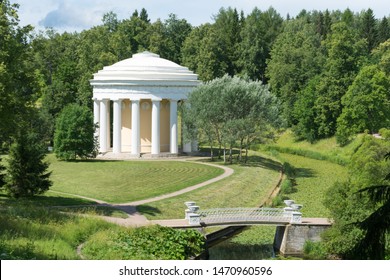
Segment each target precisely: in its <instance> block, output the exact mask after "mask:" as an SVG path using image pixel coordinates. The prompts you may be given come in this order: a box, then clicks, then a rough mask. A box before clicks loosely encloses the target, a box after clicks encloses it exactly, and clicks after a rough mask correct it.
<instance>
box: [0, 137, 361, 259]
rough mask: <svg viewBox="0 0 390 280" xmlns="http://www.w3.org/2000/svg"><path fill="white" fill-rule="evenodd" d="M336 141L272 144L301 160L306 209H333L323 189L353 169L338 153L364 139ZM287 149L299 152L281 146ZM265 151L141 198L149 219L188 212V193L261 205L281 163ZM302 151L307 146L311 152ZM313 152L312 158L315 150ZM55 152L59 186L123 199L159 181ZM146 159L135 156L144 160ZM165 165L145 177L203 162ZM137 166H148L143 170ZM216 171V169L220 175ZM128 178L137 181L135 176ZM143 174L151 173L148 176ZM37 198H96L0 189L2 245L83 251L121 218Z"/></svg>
mask: <svg viewBox="0 0 390 280" xmlns="http://www.w3.org/2000/svg"><path fill="white" fill-rule="evenodd" d="M332 143H334V140H333V139H330V140H324V141H320V142H318V143H316V144H314V145H312V144H309V143H305V142H294V141H293V140H292V138H291V135H289V134H286V135H284V136H283V137H282V138H281V139H279V141H278V143H277V144H276V145H273V146H270V147H268V149H267V151H266V152H267V153H270V154H271V155H273V156H274V157H276V158H278V159H279V160H281V161H286V162H289V163H290V164H291V165H292V166H293V167H294V168H295V170H296V175H295V178H294V182H295V186H294V192H293V193H291V194H288V198H291V199H295V200H296V201H297V202H298V203H301V204H303V205H304V208H303V209H302V211H303V214H304V215H305V216H318V217H326V216H327V210H326V208H325V207H324V206H323V205H322V203H321V202H322V200H323V195H324V193H325V191H326V189H327V188H328V187H329V186H331V185H332V184H333V182H334V181H336V180H342V179H343V178H345V176H346V168H345V167H343V166H341V165H338V164H335V163H334V162H337V161H339V158H340V157H341V158H342V160H343V161H348V156H349V154H350V153H351V151H353V149H354V148H353V147H356V146H357V145H358V144H357V143H358V142H357V141H355V142H354V143H352V144H351V145H350V146H348V147H347V148H343V149H341V148H338V147H337V146H335V145H334V144H332ZM283 149H284V150H283ZM286 149H287V150H286ZM286 151H288V152H291V153H294V154H295V155H292V154H286V153H282V152H286ZM264 153H265V152H264V151H263V152H261V153H256V152H254V153H253V154H251V162H250V163H249V164H247V165H232V166H231V167H232V168H233V169H234V170H235V173H234V174H233V175H232V176H231V177H229V178H226V179H224V180H223V181H220V182H217V183H214V184H212V185H209V186H207V187H204V188H202V189H199V190H196V191H194V192H191V193H188V194H185V195H182V196H179V197H175V198H170V199H166V200H163V201H159V202H155V203H151V204H148V205H143V206H140V207H139V210H140V211H141V212H143V213H144V214H145V215H147V216H148V218H150V219H162V218H181V217H183V214H184V211H183V210H184V205H183V202H184V201H187V200H194V201H196V202H197V203H198V204H199V205H200V206H201V207H202V208H211V207H227V206H229V207H238V206H245V207H253V206H256V205H259V203H261V202H262V200H263V199H264V197H265V196H266V195H268V193H269V190H270V188H272V187H273V186H274V184H275V183H276V182H277V180H278V177H279V173H278V170H279V168H280V165H279V164H278V163H277V162H275V161H272V160H269V159H265V158H264V157H260V156H259V155H261V154H264ZM296 154H305V155H306V157H302V156H298V155H296ZM319 155H320V156H323V155H325V157H327V158H326V159H327V160H323V159H322V160H318V159H313V157H315V158H317V157H318V156H319ZM308 156H310V157H312V158H308ZM50 160H51V161H52V165H51V168H52V169H53V180H54V186H53V188H52V189H53V190H57V191H61V192H64V193H67V192H69V193H74V194H78V195H83V196H88V197H93V198H96V199H102V200H106V201H107V200H108V201H116V202H124V201H129V200H137V199H142V198H145V197H150V196H154V195H156V192H155V191H156V190H155V189H154V188H153V186H151V187H150V192H149V191H148V190H149V187H148V188H146V187H145V185H144V184H141V186H138V187H137V185H136V184H135V182H136V181H132V180H133V178H135V177H138V175H134V174H133V175H132V176H127V174H128V173H131V172H130V171H131V170H130V169H133V170H135V169H136V168H135V167H134V166H131V165H130V164H129V165H126V164H124V163H120V162H98V163H96V164H95V162H77V163H65V162H57V161H55V160H54V158H51V159H50ZM139 163H140V162H138V161H137V162H136V164H137V165H138V164H139ZM148 163H149V162H148ZM157 165H159V164H157ZM195 165H196V168H199V167H201V165H198V164H194V167H195ZM162 166H163V167H162ZM165 168H166V165H165V164H164V165H161V164H160V166H155V167H154V168H150V166H149V169H148V171H145V172H144V173H143V174H144V175H143V176H144V179H145V178H150V179H151V183H150V185H156V184H158V186H159V185H160V183H159V178H161V174H160V177H158V176H157V177H154V178H152V176H150V173H154V172H155V173H159V172H163V173H164V172H165V174H169V176H167V177H169V179H172V178H175V177H174V176H175V175H176V174H180V175H181V176H179V177H185V178H186V179H188V177H187V175H188V174H190V175H191V174H196V175H198V172H199V169H196V171H192V172H191V171H189V170H184V171H183V169H177V168H176V169H175V168H174V170H175V171H173V172H172V173H169V172H168V173H166V172H167V170H165ZM206 169H209V168H206ZM113 170H114V171H115V172H114V171H113ZM217 170H219V169H217ZM116 172H118V173H116ZM138 172H141V171H140V170H138ZM204 172H205V173H203V174H209V175H210V174H212V172H215V170H214V171H212V172H211V173H210V171H207V172H206V171H204ZM216 173H218V172H216ZM216 173H214V175H213V176H216V175H215V174H216ZM200 174H202V172H200ZM210 176H211V175H210ZM194 177H197V176H194ZM108 178H113V179H115V180H117V179H118V178H122V180H123V181H122V184H121V183H120V182H118V181H115V182H116V184H118V185H119V186H122V185H123V187H122V188H120V190H123V191H121V192H117V191H116V189H113V188H114V187H115V186H110V187H109V188H105V184H106V181H105V179H108ZM129 181H130V182H131V184H129ZM141 182H144V181H143V180H141ZM175 182H176V181H175ZM177 182H182V180H180V179H178V181H177ZM187 182H188V181H187ZM189 182H194V181H189ZM126 184H127V186H128V187H130V188H131V190H132V191H130V192H129V191H128V189H126V187H125V185H126ZM191 184H192V183H191ZM175 188H176V187H166V188H165V189H164V190H163V192H167V191H169V192H170V191H173V190H175ZM157 189H158V188H157ZM113 193H114V194H113ZM124 193H125V194H124ZM37 204H38V205H43V206H54V205H89V204H91V202H90V201H87V200H83V199H79V198H75V197H72V196H70V195H69V196H68V195H66V194H58V193H50V192H49V193H47V195H45V196H41V197H37V198H34V199H32V200H28V201H22V202H20V201H15V200H12V199H9V198H7V197H5V196H4V195H2V196H0V209H1V212H2V213H1V214H2V215H1V218H0V240H1V242H0V249H1V251H2V252H3V251H4V252H7V253H8V254H10V255H13V257H14V258H21V259H29V258H43V259H53V258H59V259H77V258H78V256H77V254H76V247H77V245H78V244H80V243H81V242H84V241H87V240H89V239H90V238H91V237H93V236H96V234H98V233H99V232H101V231H102V230H104V231H111V229H112V230H113V231H117V230H118V227H117V226H115V225H112V224H108V223H105V222H103V221H101V220H98V219H93V218H85V217H76V216H74V215H65V214H63V213H59V212H58V210H56V209H51V208H46V207H43V208H42V207H39V206H38V207H37V206H36V205H37ZM84 209H88V210H86V211H89V212H90V213H94V214H99V215H111V216H118V217H121V215H122V214H123V213H121V212H119V211H114V210H112V209H106V208H93V207H88V208H85V207H84ZM71 211H73V210H71ZM84 211H85V210H84ZM273 233H274V229H273V228H272V227H252V228H251V229H250V230H247V231H245V232H244V233H242V234H240V235H239V236H237V237H235V238H234V239H233V240H232V241H231V242H232V244H233V245H237V246H239V247H241V248H244V250H249V247H250V248H252V249H253V248H255V249H256V250H257V249H258V248H259V247H263V246H264V244H265V245H266V246H267V245H269V244H271V243H272V238H273ZM229 250H230V249H229ZM228 256H229V255H228ZM2 258H4V257H2Z"/></svg>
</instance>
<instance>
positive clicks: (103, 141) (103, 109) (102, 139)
mask: <svg viewBox="0 0 390 280" xmlns="http://www.w3.org/2000/svg"><path fill="white" fill-rule="evenodd" d="M107 103H108V100H107V99H103V100H102V101H100V122H99V145H100V147H99V151H100V152H101V153H105V152H107Z"/></svg>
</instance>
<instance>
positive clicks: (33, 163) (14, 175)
mask: <svg viewBox="0 0 390 280" xmlns="http://www.w3.org/2000/svg"><path fill="white" fill-rule="evenodd" d="M45 156H46V149H45V146H44V145H43V144H42V141H41V140H40V139H39V137H38V135H37V134H36V133H34V132H31V131H28V130H27V131H25V130H23V131H19V132H18V134H17V136H16V138H15V142H14V143H13V144H12V145H11V148H10V152H9V158H8V165H7V174H6V178H5V182H6V183H5V189H6V191H7V192H8V194H9V195H11V196H13V197H15V198H19V197H31V196H34V195H37V194H42V193H44V192H45V191H47V190H48V189H49V188H50V186H51V185H52V182H51V181H50V179H49V177H50V175H51V172H48V171H47V169H48V167H49V164H48V163H47V162H44V159H45Z"/></svg>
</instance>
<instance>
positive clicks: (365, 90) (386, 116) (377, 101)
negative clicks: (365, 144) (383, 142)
mask: <svg viewBox="0 0 390 280" xmlns="http://www.w3.org/2000/svg"><path fill="white" fill-rule="evenodd" d="M389 100H390V79H389V77H388V76H387V75H386V74H385V73H384V72H382V71H380V69H379V67H378V66H377V65H373V66H366V67H364V68H362V70H361V71H360V72H359V74H358V75H357V77H356V79H355V80H354V82H353V84H352V85H351V86H350V87H349V89H348V91H347V93H346V94H345V95H344V96H343V97H342V105H343V111H342V114H341V115H340V117H339V118H338V120H337V133H336V136H337V139H338V142H339V143H341V144H346V141H348V140H349V137H350V136H351V135H353V134H355V133H358V132H363V131H364V130H366V129H367V130H368V131H370V132H371V133H374V132H378V131H379V129H380V128H382V127H389V126H390V102H389Z"/></svg>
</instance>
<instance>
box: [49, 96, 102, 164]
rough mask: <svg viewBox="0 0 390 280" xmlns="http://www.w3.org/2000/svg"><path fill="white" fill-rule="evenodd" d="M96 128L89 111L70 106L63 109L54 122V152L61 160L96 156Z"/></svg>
mask: <svg viewBox="0 0 390 280" xmlns="http://www.w3.org/2000/svg"><path fill="white" fill-rule="evenodd" d="M95 128H96V126H95V125H94V123H93V117H92V113H91V111H90V110H89V109H88V108H87V107H84V106H80V105H77V104H71V105H68V106H67V107H65V108H64V110H63V111H62V112H61V114H60V115H59V116H58V118H57V121H56V129H55V134H54V152H55V154H56V156H57V157H58V158H60V159H63V160H76V159H77V157H80V158H91V157H96V155H97V140H96V138H95V137H94V132H95Z"/></svg>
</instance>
